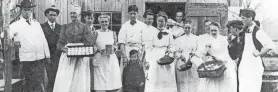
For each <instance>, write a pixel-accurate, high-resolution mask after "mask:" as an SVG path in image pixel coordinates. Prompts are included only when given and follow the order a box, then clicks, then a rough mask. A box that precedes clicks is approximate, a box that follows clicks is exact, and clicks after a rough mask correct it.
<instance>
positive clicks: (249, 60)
mask: <svg viewBox="0 0 278 92" xmlns="http://www.w3.org/2000/svg"><path fill="white" fill-rule="evenodd" d="M255 51H256V48H255V46H254V43H253V39H252V34H245V45H244V50H243V55H242V60H241V62H240V65H239V68H238V69H239V70H238V75H239V92H260V91H261V85H262V75H263V71H264V67H263V65H262V60H261V57H255V56H254V55H253V52H255Z"/></svg>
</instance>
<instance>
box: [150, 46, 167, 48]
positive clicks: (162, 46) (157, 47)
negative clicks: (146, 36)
mask: <svg viewBox="0 0 278 92" xmlns="http://www.w3.org/2000/svg"><path fill="white" fill-rule="evenodd" d="M153 47H154V48H168V46H153Z"/></svg>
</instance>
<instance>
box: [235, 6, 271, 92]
mask: <svg viewBox="0 0 278 92" xmlns="http://www.w3.org/2000/svg"><path fill="white" fill-rule="evenodd" d="M255 16H256V12H255V11H253V10H251V9H242V10H240V17H241V18H242V22H243V24H244V28H243V32H244V33H243V34H244V35H243V36H244V37H243V40H242V43H243V45H242V48H243V49H241V51H240V56H239V57H240V60H239V61H238V81H239V82H238V83H239V84H238V86H239V87H238V89H239V90H238V91H239V92H260V91H261V85H262V75H263V72H264V65H263V62H262V59H261V56H262V55H264V54H266V53H267V52H268V51H270V50H272V49H274V48H275V45H274V43H273V42H272V39H271V38H270V37H269V36H268V35H267V34H266V33H265V32H264V31H263V30H262V29H260V28H259V27H258V26H257V25H256V23H255V22H254V20H255Z"/></svg>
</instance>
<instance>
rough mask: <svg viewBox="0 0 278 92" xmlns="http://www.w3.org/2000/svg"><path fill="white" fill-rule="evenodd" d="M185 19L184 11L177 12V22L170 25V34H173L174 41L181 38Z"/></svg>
mask: <svg viewBox="0 0 278 92" xmlns="http://www.w3.org/2000/svg"><path fill="white" fill-rule="evenodd" d="M183 19H184V13H183V12H182V11H178V12H176V22H175V21H174V22H175V23H173V24H172V25H170V29H169V30H170V32H171V33H172V34H173V36H174V39H176V38H178V37H180V36H181V35H182V34H183V33H184V31H183V28H182V25H183Z"/></svg>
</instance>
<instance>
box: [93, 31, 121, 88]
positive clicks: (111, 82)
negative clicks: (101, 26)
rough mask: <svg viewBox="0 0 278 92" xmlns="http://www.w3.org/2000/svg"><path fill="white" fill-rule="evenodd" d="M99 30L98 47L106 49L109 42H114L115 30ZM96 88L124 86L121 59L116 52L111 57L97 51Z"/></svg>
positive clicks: (95, 63) (95, 64)
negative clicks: (120, 65)
mask: <svg viewBox="0 0 278 92" xmlns="http://www.w3.org/2000/svg"><path fill="white" fill-rule="evenodd" d="M96 31H97V32H98V37H97V40H96V44H97V47H98V48H101V49H105V46H106V45H107V44H108V45H109V44H110V45H112V44H113V43H114V39H113V31H109V32H101V31H99V30H96ZM93 61H94V62H93V63H94V90H98V91H100V90H102V91H105V90H115V89H120V88H121V87H122V80H121V72H120V67H119V61H118V58H117V56H116V54H115V53H113V54H111V55H110V56H109V58H108V57H107V56H106V55H101V54H100V53H97V55H95V56H94V60H93Z"/></svg>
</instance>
